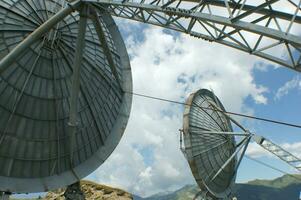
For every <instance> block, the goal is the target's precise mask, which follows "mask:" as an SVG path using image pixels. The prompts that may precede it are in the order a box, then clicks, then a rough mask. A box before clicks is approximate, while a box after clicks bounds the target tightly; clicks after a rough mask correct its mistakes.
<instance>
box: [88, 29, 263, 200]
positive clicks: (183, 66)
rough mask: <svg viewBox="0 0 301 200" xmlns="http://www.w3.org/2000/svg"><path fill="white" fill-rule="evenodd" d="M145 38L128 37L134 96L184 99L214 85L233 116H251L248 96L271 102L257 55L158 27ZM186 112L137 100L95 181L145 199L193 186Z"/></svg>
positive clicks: (141, 99) (146, 100)
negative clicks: (182, 131) (185, 142)
mask: <svg viewBox="0 0 301 200" xmlns="http://www.w3.org/2000/svg"><path fill="white" fill-rule="evenodd" d="M141 34H143V37H142V38H144V40H143V41H137V40H136V39H133V38H131V37H129V38H127V39H126V41H127V42H126V43H127V46H128V51H129V53H130V54H131V58H132V60H131V65H132V70H133V80H134V91H135V92H138V93H143V94H148V95H152V96H157V97H162V98H167V99H174V100H178V101H184V100H185V99H186V97H187V96H188V95H189V94H190V93H191V92H194V91H196V90H198V89H200V88H210V87H211V88H212V89H213V90H214V91H215V93H216V95H217V96H218V97H219V98H220V100H221V101H222V102H223V104H224V105H225V107H226V109H228V110H231V111H234V112H242V111H246V110H247V111H248V112H252V110H251V108H249V107H247V106H246V105H245V104H244V100H245V99H246V98H247V97H251V98H252V99H253V100H254V102H256V103H258V104H265V103H267V98H266V97H265V96H264V93H265V92H266V91H267V89H266V88H265V87H263V86H260V85H257V84H256V83H255V82H254V79H253V77H252V71H253V70H254V65H255V63H256V62H257V61H258V60H259V59H257V57H254V56H250V55H247V54H244V53H240V52H238V51H237V50H233V49H229V48H226V47H223V46H220V45H217V44H211V43H208V42H203V41H201V40H198V39H195V38H191V37H189V36H187V35H180V36H177V37H176V36H173V35H170V34H167V33H165V32H163V30H162V29H159V28H154V27H150V28H147V29H145V30H144V31H143V32H141ZM260 61H261V62H264V61H262V60H260ZM182 111H183V108H182V107H181V106H179V105H173V104H170V103H166V102H161V101H154V100H151V99H144V98H142V97H137V96H134V99H133V108H132V113H131V117H130V121H129V124H128V127H127V129H126V133H125V135H124V137H123V139H122V141H121V143H120V144H119V146H118V147H117V148H116V150H115V151H114V153H113V154H112V156H111V157H110V158H109V159H108V160H107V161H106V162H105V164H103V165H102V166H101V167H100V168H99V169H98V170H97V171H96V172H95V173H94V176H96V177H97V180H98V181H99V182H102V183H106V184H110V185H113V186H118V187H121V188H123V189H126V190H128V191H129V192H132V193H134V194H139V195H142V196H147V195H150V194H154V193H157V192H162V191H170V190H174V189H177V188H179V187H181V186H183V185H185V184H188V183H192V182H193V180H194V179H193V177H192V175H191V172H190V169H189V166H188V164H187V162H186V160H185V158H184V156H183V155H182V153H181V151H180V150H179V135H178V129H179V128H181V126H182ZM148 149H151V151H150V152H148V153H146V154H145V152H143V151H145V150H148Z"/></svg>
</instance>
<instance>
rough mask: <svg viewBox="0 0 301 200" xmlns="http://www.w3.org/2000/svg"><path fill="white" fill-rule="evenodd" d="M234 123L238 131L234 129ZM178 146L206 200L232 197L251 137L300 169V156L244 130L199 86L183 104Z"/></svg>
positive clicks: (215, 99) (215, 98)
mask: <svg viewBox="0 0 301 200" xmlns="http://www.w3.org/2000/svg"><path fill="white" fill-rule="evenodd" d="M232 124H235V125H236V126H237V127H238V128H239V129H240V130H241V132H235V131H233V128H232ZM180 134H181V135H180V147H181V150H182V152H183V153H184V155H185V157H186V159H187V161H188V163H189V165H190V168H191V171H192V174H193V176H194V177H195V180H196V182H197V183H198V185H199V187H200V189H201V191H200V193H199V194H197V195H196V197H195V199H197V197H198V196H200V197H202V198H203V199H205V200H218V199H223V200H230V199H231V200H232V198H233V192H232V189H233V186H234V184H235V179H236V175H237V170H238V167H239V165H240V163H241V161H242V159H243V157H244V155H245V152H246V150H247V148H248V145H249V143H250V141H251V140H254V141H255V142H256V143H257V144H258V145H260V146H261V147H263V148H264V149H265V150H267V151H268V152H270V153H272V154H274V155H275V156H277V157H278V158H279V159H281V160H283V161H285V162H286V163H287V164H289V165H290V166H292V167H294V168H295V169H296V170H298V171H299V172H301V159H300V158H298V157H296V156H294V155H293V154H291V153H289V152H288V151H286V150H285V149H283V148H282V147H280V146H279V145H277V144H275V143H273V142H272V141H270V140H268V139H267V138H264V137H262V136H260V135H257V134H254V133H251V132H250V131H248V130H246V129H245V128H244V127H243V126H242V125H241V124H240V123H239V122H237V121H236V120H235V119H233V118H232V117H231V116H230V115H228V114H227V113H226V110H225V108H224V106H223V105H222V103H221V102H220V101H219V99H218V98H217V97H216V96H215V95H214V94H213V92H211V91H209V90H207V89H200V90H199V91H197V92H195V93H192V94H191V95H190V96H189V97H188V99H187V101H186V105H185V111H184V115H183V130H181V133H180Z"/></svg>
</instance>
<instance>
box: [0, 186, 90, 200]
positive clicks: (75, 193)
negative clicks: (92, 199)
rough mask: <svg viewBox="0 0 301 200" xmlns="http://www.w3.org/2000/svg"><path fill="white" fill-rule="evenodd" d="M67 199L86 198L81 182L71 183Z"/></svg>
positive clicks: (66, 192) (66, 195) (80, 199)
mask: <svg viewBox="0 0 301 200" xmlns="http://www.w3.org/2000/svg"><path fill="white" fill-rule="evenodd" d="M64 197H65V199H66V200H85V199H86V198H85V194H84V193H83V191H82V190H81V187H80V182H76V183H74V184H72V185H69V186H68V187H67V189H66V191H65V193H64ZM0 200H1V199H0Z"/></svg>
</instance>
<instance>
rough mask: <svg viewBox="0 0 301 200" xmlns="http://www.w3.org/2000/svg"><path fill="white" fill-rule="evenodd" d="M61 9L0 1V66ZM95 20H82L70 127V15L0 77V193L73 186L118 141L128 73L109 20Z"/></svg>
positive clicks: (49, 2) (73, 37) (47, 0)
mask: <svg viewBox="0 0 301 200" xmlns="http://www.w3.org/2000/svg"><path fill="white" fill-rule="evenodd" d="M67 3H68V2H67V1H65V0H62V1H55V0H43V1H41V0H15V1H11V0H0V27H1V29H0V60H1V59H3V58H5V57H6V55H7V54H9V53H11V51H12V49H13V48H15V47H16V45H18V44H20V43H22V42H23V40H24V39H25V38H26V37H27V36H28V35H29V34H30V33H31V32H33V31H34V30H36V29H37V28H39V27H40V25H41V24H43V23H44V22H45V21H46V20H47V19H49V18H51V17H52V16H54V15H55V14H56V13H58V12H60V11H61V10H62V9H65V7H67ZM84 14H85V16H84V15H82V17H87V14H88V13H84ZM89 14H91V13H89ZM101 15H102V16H100V14H99V13H94V17H95V16H96V18H94V21H93V20H91V19H90V18H88V19H87V24H86V34H85V37H84V42H85V48H84V53H83V55H82V56H83V60H82V64H81V73H80V78H79V80H78V81H79V82H80V84H79V93H78V105H77V109H76V110H77V111H76V112H77V113H76V114H77V123H75V124H70V123H69V122H70V105H71V104H72V103H71V94H70V93H71V91H72V80H73V74H74V67H75V65H77V64H78V63H75V62H74V58H75V57H76V55H75V52H78V51H79V49H78V47H76V41H77V37H78V33H79V30H78V29H79V28H78V27H79V18H80V16H79V13H78V12H77V11H76V12H74V13H72V14H70V15H68V16H67V17H65V18H64V19H63V20H61V21H60V22H59V23H57V24H56V25H55V26H54V27H53V28H52V29H51V30H50V31H48V32H47V33H46V34H44V35H43V36H42V37H40V38H38V40H37V41H36V42H35V43H34V44H32V45H31V46H30V48H28V49H26V50H25V51H23V52H22V54H21V55H20V56H19V57H15V60H14V62H13V64H11V65H10V66H8V67H7V68H6V70H4V71H2V72H1V74H0V93H1V95H0V116H1V117H0V163H1V164H0V191H7V192H41V191H48V190H51V189H56V188H59V187H62V186H66V185H69V184H71V183H74V182H76V181H78V180H79V179H81V178H83V177H85V176H87V175H89V174H90V173H91V172H92V171H94V170H95V169H96V168H98V167H99V166H100V165H101V164H102V163H103V162H104V161H105V160H106V159H107V158H108V156H109V155H110V154H111V153H112V151H113V150H114V149H115V147H116V146H117V144H118V143H119V141H120V139H121V137H122V135H123V132H124V130H125V127H126V124H127V121H128V117H129V114H130V109H131V102H132V96H131V94H129V93H125V92H124V91H128V92H131V91H132V75H131V67H130V63H129V58H128V54H127V51H126V48H125V45H124V43H123V40H122V38H121V35H120V33H119V31H118V28H117V26H116V24H115V23H114V21H113V19H112V17H111V16H110V15H108V14H105V13H102V14H101ZM80 24H81V23H80ZM95 24H96V25H98V26H96V25H95ZM17 49H18V47H17ZM1 70H2V69H1Z"/></svg>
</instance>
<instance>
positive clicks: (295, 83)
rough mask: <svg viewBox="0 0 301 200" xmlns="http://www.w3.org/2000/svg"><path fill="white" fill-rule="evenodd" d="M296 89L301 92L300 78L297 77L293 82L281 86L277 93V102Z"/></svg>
mask: <svg viewBox="0 0 301 200" xmlns="http://www.w3.org/2000/svg"><path fill="white" fill-rule="evenodd" d="M294 89H299V90H301V79H300V76H295V77H294V78H293V79H292V80H290V81H288V82H286V83H285V84H284V85H283V86H281V87H280V88H279V89H278V90H277V92H276V95H275V100H279V99H281V97H283V96H285V95H287V94H288V93H289V92H290V91H292V90H294Z"/></svg>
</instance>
